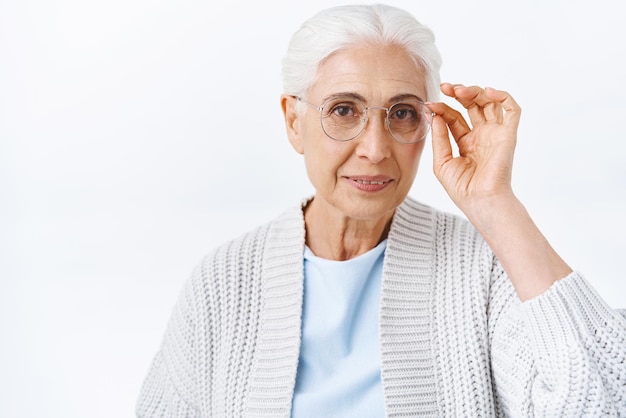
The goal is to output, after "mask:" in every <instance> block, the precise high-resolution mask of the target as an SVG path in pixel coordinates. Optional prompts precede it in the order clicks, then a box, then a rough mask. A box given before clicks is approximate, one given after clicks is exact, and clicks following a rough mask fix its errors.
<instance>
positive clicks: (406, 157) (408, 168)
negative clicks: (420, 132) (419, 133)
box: [396, 141, 426, 181]
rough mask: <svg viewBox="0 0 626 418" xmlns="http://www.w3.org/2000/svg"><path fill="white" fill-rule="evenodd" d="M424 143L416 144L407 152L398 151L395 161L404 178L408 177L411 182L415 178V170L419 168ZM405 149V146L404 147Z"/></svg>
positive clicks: (405, 150)
mask: <svg viewBox="0 0 626 418" xmlns="http://www.w3.org/2000/svg"><path fill="white" fill-rule="evenodd" d="M425 142H426V141H422V142H420V143H417V144H415V145H413V146H411V147H412V148H411V149H409V150H407V149H404V150H400V152H399V153H398V154H396V155H398V158H397V161H398V164H399V165H400V167H401V170H402V171H403V173H404V174H405V175H406V176H410V178H411V181H412V180H413V179H414V178H415V174H416V173H417V168H418V167H419V163H420V158H421V157H422V153H423V151H424V145H425ZM404 146H405V147H406V145H404Z"/></svg>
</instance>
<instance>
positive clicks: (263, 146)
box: [0, 0, 626, 418]
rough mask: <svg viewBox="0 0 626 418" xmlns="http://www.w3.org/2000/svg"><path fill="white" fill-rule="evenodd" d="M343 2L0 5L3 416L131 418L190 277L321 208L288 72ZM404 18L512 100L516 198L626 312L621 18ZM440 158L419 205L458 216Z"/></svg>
mask: <svg viewBox="0 0 626 418" xmlns="http://www.w3.org/2000/svg"><path fill="white" fill-rule="evenodd" d="M337 4H340V3H339V2H337V1H328V0H325V1H316V2H305V3H296V2H290V3H284V2H282V1H281V2H276V3H272V2H255V1H252V0H246V1H231V2H219V3H214V2H207V1H197V0H176V1H174V0H157V1H154V0H151V1H148V0H108V1H92V0H87V1H85V0H47V1H44V0H0V416H2V417H35V416H36V417H42V416H45V417H63V418H68V417H77V418H82V417H89V418H99V417H107V418H109V417H131V416H133V414H134V413H133V409H134V403H135V400H136V398H137V394H138V391H139V388H140V386H141V383H142V380H143V378H144V376H145V374H146V373H147V370H148V367H149V365H150V362H151V360H152V357H153V356H154V354H155V352H156V350H157V349H158V346H159V343H160V341H161V337H162V335H163V332H164V330H165V326H166V323H167V320H168V318H169V315H170V312H171V309H172V307H173V304H174V302H175V300H176V298H177V296H178V293H179V291H180V289H181V287H182V285H183V282H184V281H185V280H186V278H187V277H188V275H189V273H190V272H191V269H192V268H193V266H194V265H195V264H196V263H197V262H198V261H199V260H200V259H201V257H202V256H203V255H205V254H206V253H208V252H209V251H210V250H211V249H212V248H214V247H215V246H217V245H219V244H220V243H222V242H224V241H225V240H227V239H229V238H232V237H235V236H237V235H239V234H241V233H243V232H244V231H246V230H249V229H250V228H252V227H254V226H256V225H258V224H259V223H261V222H265V221H267V220H270V219H272V218H273V217H275V216H276V215H278V214H280V213H281V212H282V211H283V210H285V209H286V208H287V207H288V206H291V205H294V204H297V203H298V202H299V201H300V199H301V198H304V197H306V196H308V195H310V194H311V193H312V192H313V190H312V188H311V186H310V185H309V183H308V180H307V179H306V176H305V171H304V167H303V163H302V160H301V157H300V156H299V155H297V154H296V153H295V152H294V151H292V149H291V147H290V146H289V144H288V142H287V140H286V136H285V134H284V130H283V123H282V119H281V113H280V108H279V95H280V93H281V85H280V60H281V58H282V56H283V53H284V51H285V48H286V45H287V42H288V40H289V37H290V35H291V33H292V32H293V31H295V30H296V29H297V27H298V26H299V25H300V23H301V22H302V21H303V20H304V19H305V18H307V17H309V16H310V15H311V14H313V13H314V12H316V11H318V10H319V9H321V8H324V7H327V6H331V5H337ZM390 4H393V5H397V6H400V7H404V8H406V9H408V10H410V11H411V12H412V13H414V14H415V16H416V17H417V18H418V20H420V21H422V22H423V23H425V24H427V25H428V26H430V27H431V28H432V29H433V30H434V31H435V34H436V36H437V44H438V46H439V48H440V50H441V53H442V55H443V59H444V65H443V68H442V79H443V80H444V81H450V82H460V83H465V84H478V85H482V86H493V87H496V88H500V89H505V90H508V91H510V92H511V93H512V94H513V95H514V97H515V98H516V100H517V101H518V102H519V103H520V105H521V106H522V108H523V116H522V122H521V128H520V135H519V146H518V152H517V155H516V166H515V171H514V186H515V189H516V191H517V193H518V195H519V196H520V198H521V199H522V201H523V202H524V203H525V204H526V206H527V208H528V209H529V211H530V212H531V214H532V215H533V216H534V218H535V220H536V222H537V223H538V224H539V226H540V228H541V229H542V230H543V231H544V233H545V234H546V235H547V236H548V238H549V239H550V241H551V242H552V243H553V245H554V246H555V247H556V248H557V250H558V251H559V252H560V253H561V254H562V255H563V257H564V258H565V259H566V260H567V261H568V262H569V263H570V264H571V265H572V266H573V267H574V268H576V269H578V270H580V271H582V272H583V274H584V275H585V276H586V277H587V278H588V280H589V281H590V282H591V283H592V284H593V285H594V286H595V287H596V288H597V290H598V292H599V293H600V294H601V295H602V296H603V297H604V298H605V299H606V300H607V301H608V303H609V304H610V305H611V306H613V307H623V308H626V284H625V276H624V273H623V261H624V258H625V257H626V240H625V237H626V220H625V219H624V214H626V164H624V157H625V154H626V145H625V143H626V136H625V135H624V120H625V119H624V115H625V114H626V105H625V103H626V83H625V82H624V74H626V63H625V61H624V59H623V57H624V56H626V44H625V43H624V42H623V41H624V39H626V25H624V24H623V19H622V17H623V12H622V11H621V6H620V3H619V2H614V1H605V0H599V1H594V2H589V1H570V0H558V1H549V0H548V1H544V0H537V1H530V2H520V1H515V2H512V1H511V2H507V1H482V0H476V1H472V2H467V1H434V0H430V1H416V0H407V1H399V0H393V1H392V0H390ZM429 142H430V140H429ZM426 149H427V152H426V153H425V154H424V156H423V160H422V165H421V167H420V172H419V174H418V179H417V181H416V183H415V186H414V187H413V189H412V191H411V195H412V196H414V197H416V198H417V199H419V200H421V201H423V202H426V203H429V204H431V205H434V206H436V207H438V208H440V209H444V210H447V211H452V212H456V213H458V211H457V210H456V209H455V208H454V207H453V206H452V204H451V203H450V202H449V200H448V199H447V197H446V195H445V193H444V192H443V190H442V189H441V187H440V186H439V185H438V184H437V182H436V180H435V179H434V176H433V175H432V172H431V161H430V155H431V154H430V153H429V151H428V149H429V147H426Z"/></svg>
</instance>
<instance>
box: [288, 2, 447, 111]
mask: <svg viewBox="0 0 626 418" xmlns="http://www.w3.org/2000/svg"><path fill="white" fill-rule="evenodd" d="M364 42H375V43H381V44H389V45H399V46H401V47H403V48H405V49H406V51H407V53H408V54H409V55H411V56H412V57H413V59H414V60H415V62H416V64H417V66H418V68H420V69H422V70H423V71H424V76H425V81H426V100H430V101H435V100H437V98H438V97H439V82H440V81H439V80H440V79H439V69H440V67H441V56H440V54H439V50H438V49H437V47H436V46H435V36H434V34H433V32H432V31H431V30H430V29H429V28H428V27H426V26H424V25H423V24H421V23H419V22H418V21H417V20H416V19H415V18H414V17H413V16H412V15H411V14H410V13H408V12H406V11H404V10H402V9H398V8H395V7H391V6H387V5H383V4H376V5H347V6H338V7H332V8H329V9H326V10H322V11H321V12H319V13H318V14H316V15H315V16H313V17H312V18H310V19H309V20H307V21H306V22H304V23H303V24H302V26H301V27H300V29H298V31H296V32H295V33H294V34H293V36H292V38H291V41H290V43H289V46H288V48H287V54H286V55H285V57H284V58H283V62H282V64H283V71H282V74H283V92H284V93H285V94H292V95H295V96H304V95H306V93H307V91H308V89H309V88H310V87H311V85H312V84H313V82H314V81H315V74H316V72H317V69H318V66H319V65H320V63H322V62H323V61H324V60H325V59H326V58H328V57H329V56H330V55H332V54H333V53H335V52H337V51H339V50H341V49H343V48H346V47H349V46H352V45H357V44H362V43H364Z"/></svg>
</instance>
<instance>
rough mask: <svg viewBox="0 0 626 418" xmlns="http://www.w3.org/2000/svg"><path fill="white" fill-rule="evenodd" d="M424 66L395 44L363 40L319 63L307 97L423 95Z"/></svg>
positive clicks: (372, 99)
mask: <svg viewBox="0 0 626 418" xmlns="http://www.w3.org/2000/svg"><path fill="white" fill-rule="evenodd" d="M425 86H426V80H425V77H424V72H423V70H422V69H421V68H420V67H419V66H418V65H417V63H416V61H415V60H414V59H413V58H412V57H411V56H410V55H409V54H408V53H407V52H406V50H405V49H404V48H402V47H400V46H396V45H372V44H364V45H358V46H351V47H348V48H344V49H341V50H339V51H337V52H335V53H334V54H332V55H330V56H329V57H328V58H327V59H326V60H324V61H323V62H322V63H321V64H320V65H319V67H318V70H317V73H316V77H315V80H314V82H313V84H312V85H311V88H310V89H309V94H308V96H309V99H310V100H324V99H327V98H328V97H330V96H333V95H337V94H342V93H352V94H357V95H359V96H362V97H363V98H365V100H366V101H367V102H372V103H382V102H388V101H389V100H391V98H393V97H397V96H399V95H415V96H417V97H419V98H421V99H425V97H426V87H425Z"/></svg>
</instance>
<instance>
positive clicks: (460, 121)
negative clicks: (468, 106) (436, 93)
mask: <svg viewBox="0 0 626 418" xmlns="http://www.w3.org/2000/svg"><path fill="white" fill-rule="evenodd" d="M427 105H428V108H429V109H430V110H431V112H433V113H435V114H436V115H437V116H439V117H440V118H439V119H441V121H442V122H443V123H444V125H445V126H446V132H445V134H446V137H447V134H448V132H447V129H450V133H452V136H453V137H454V139H455V141H457V142H458V141H459V140H460V139H461V138H463V137H464V136H465V135H467V133H469V132H470V131H471V128H470V126H469V125H468V123H467V121H466V120H465V118H464V117H463V115H462V114H461V113H460V112H459V111H457V110H455V109H453V108H451V107H450V106H448V105H447V104H445V103H441V102H439V103H427ZM435 119H438V118H437V117H435V118H433V135H434V129H435V128H434V123H435Z"/></svg>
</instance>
